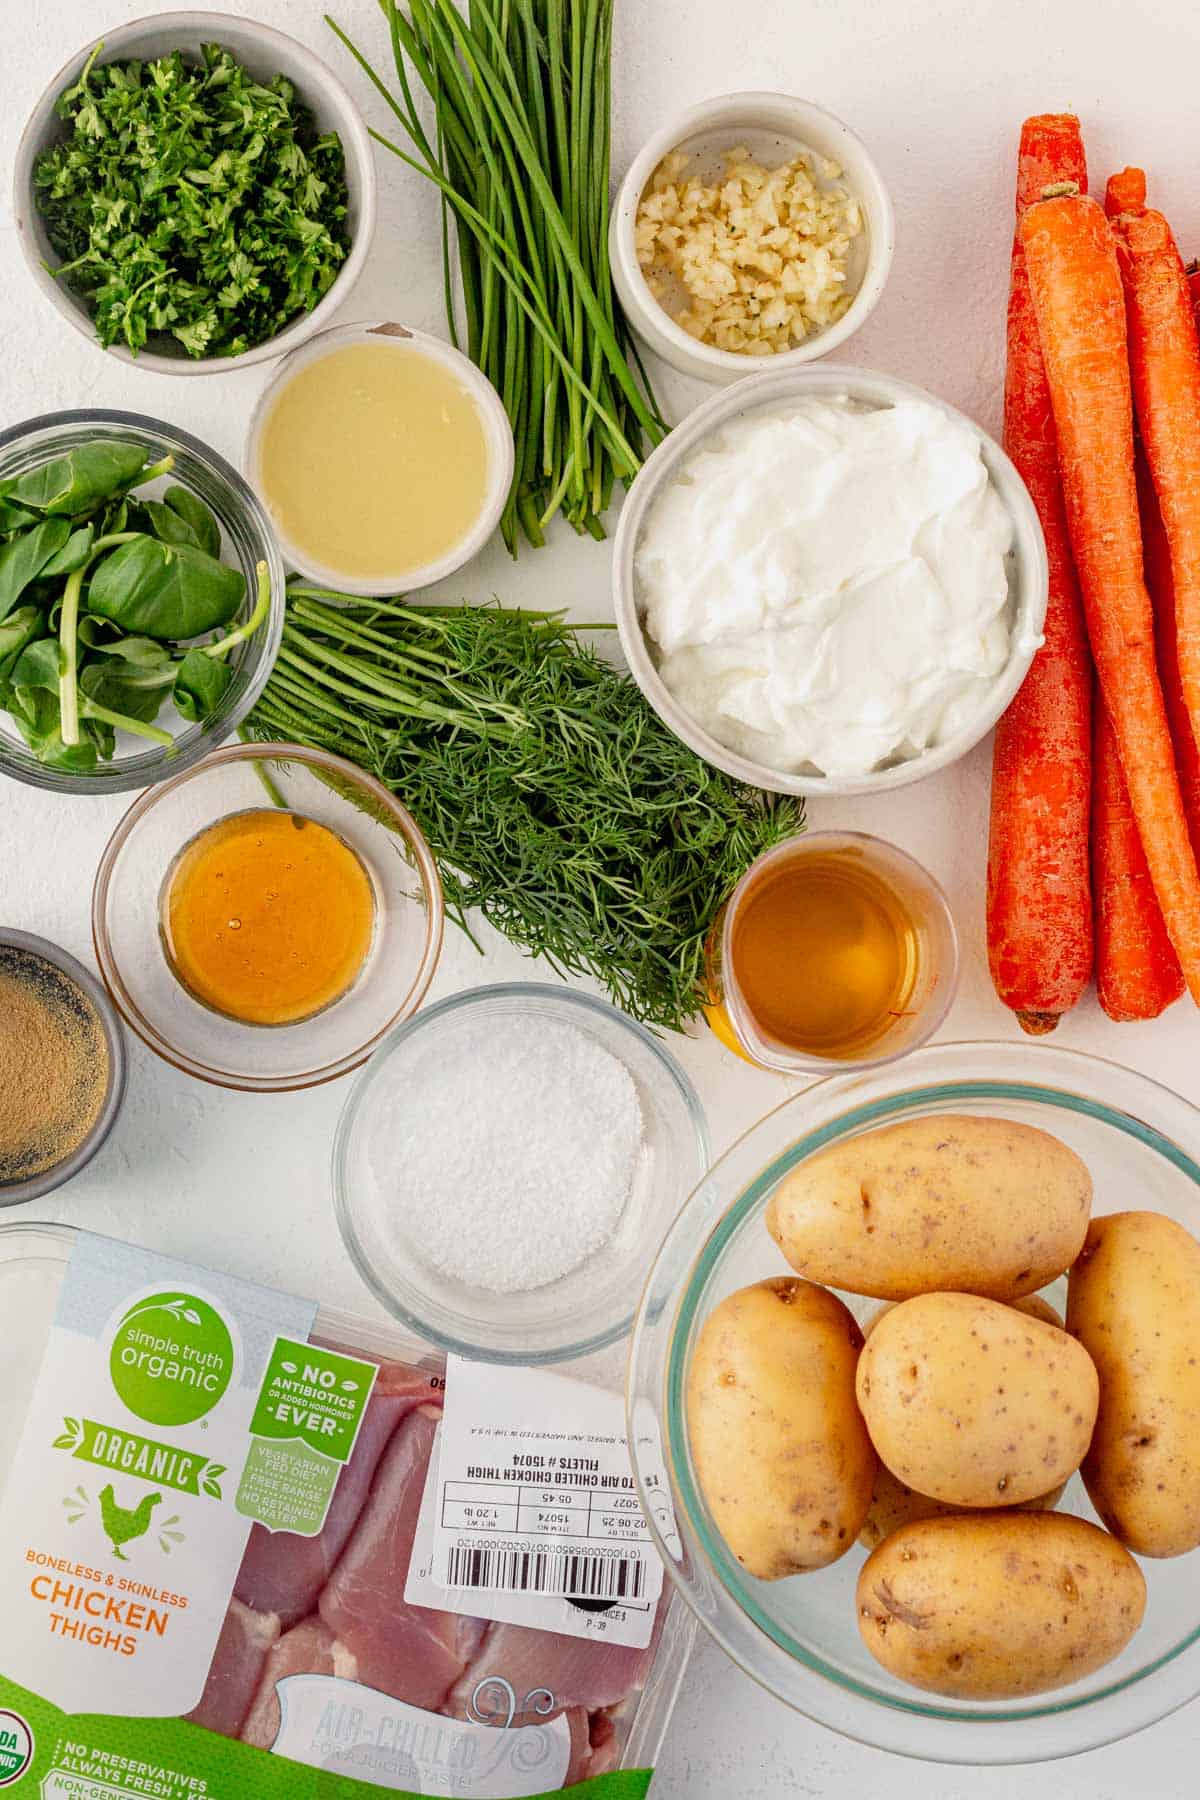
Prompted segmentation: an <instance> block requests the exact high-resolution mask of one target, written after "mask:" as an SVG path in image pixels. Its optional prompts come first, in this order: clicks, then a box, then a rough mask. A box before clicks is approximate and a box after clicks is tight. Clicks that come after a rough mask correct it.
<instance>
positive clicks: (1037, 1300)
mask: <svg viewBox="0 0 1200 1800" xmlns="http://www.w3.org/2000/svg"><path fill="white" fill-rule="evenodd" d="M900 1304H901V1302H900V1301H899V1300H885V1301H884V1303H883V1305H882V1306H880V1307H877V1308H876V1310H875V1311H874V1312H873V1313H872V1314H871V1316H870V1318H869V1319H868V1320H867V1321H866V1323H865V1324H864V1326H863V1328H862V1334H863V1342H864V1343H865V1342H866V1340H867V1338H869V1337H870V1335H871V1333H872V1332H873V1331H874V1329H875V1327H876V1326H877V1325H878V1323H879V1321H880V1319H882V1318H883V1317H884V1315H885V1314H886V1313H890V1312H891V1310H892V1308H893V1307H895V1306H899V1305H900ZM1004 1305H1005V1306H1011V1307H1012V1308H1013V1310H1014V1312H1019V1313H1025V1314H1027V1315H1028V1317H1029V1318H1031V1319H1041V1321H1042V1322H1043V1324H1045V1325H1057V1326H1058V1329H1059V1330H1060V1331H1061V1330H1062V1328H1063V1321H1062V1314H1061V1313H1060V1312H1056V1311H1055V1309H1054V1307H1052V1306H1051V1304H1050V1302H1049V1301H1048V1300H1043V1299H1042V1296H1041V1295H1040V1294H1026V1295H1025V1298H1024V1299H1023V1300H1006V1301H1005V1302H1004Z"/></svg>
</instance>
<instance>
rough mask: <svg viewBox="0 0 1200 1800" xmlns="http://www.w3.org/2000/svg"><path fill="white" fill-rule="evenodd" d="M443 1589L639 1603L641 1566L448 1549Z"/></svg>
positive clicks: (536, 1553) (556, 1553) (542, 1553)
mask: <svg viewBox="0 0 1200 1800" xmlns="http://www.w3.org/2000/svg"><path fill="white" fill-rule="evenodd" d="M446 1585H447V1587H462V1588H490V1589H491V1590H492V1592H493V1593H500V1594H527V1593H528V1594H556V1595H558V1596H559V1597H560V1598H562V1599H568V1598H569V1599H572V1600H640V1599H641V1597H642V1594H643V1592H644V1590H645V1586H646V1565H645V1564H644V1563H643V1562H640V1561H638V1560H637V1559H636V1558H634V1557H629V1556H581V1555H577V1554H572V1553H571V1552H569V1551H566V1550H505V1549H502V1548H501V1547H500V1546H498V1545H497V1546H494V1547H493V1548H491V1549H487V1550H469V1549H467V1548H466V1547H465V1546H463V1545H454V1546H452V1548H451V1550H450V1567H449V1573H448V1576H447V1581H446Z"/></svg>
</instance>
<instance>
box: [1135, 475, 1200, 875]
mask: <svg viewBox="0 0 1200 1800" xmlns="http://www.w3.org/2000/svg"><path fill="white" fill-rule="evenodd" d="M1136 475H1137V494H1138V512H1139V514H1140V516H1141V521H1142V560H1143V563H1144V565H1145V573H1146V587H1147V588H1148V590H1149V593H1150V604H1151V606H1152V607H1153V609H1154V642H1155V646H1156V648H1157V651H1158V677H1159V680H1160V681H1161V682H1162V691H1163V703H1164V705H1165V706H1166V709H1167V723H1168V725H1169V726H1170V728H1171V742H1172V743H1173V744H1174V746H1175V767H1176V769H1177V770H1178V772H1179V788H1180V792H1181V793H1182V795H1183V810H1184V812H1185V814H1186V815H1187V822H1188V830H1189V832H1190V833H1191V838H1192V849H1193V850H1194V851H1195V853H1196V861H1197V863H1200V746H1198V745H1197V743H1196V736H1195V733H1194V732H1193V730H1192V721H1191V715H1190V714H1189V712H1188V709H1187V701H1186V700H1185V699H1184V697H1183V682H1182V680H1181V678H1180V674H1179V642H1178V637H1177V634H1176V628H1175V584H1174V581H1173V580H1172V577H1171V548H1170V545H1169V544H1168V543H1167V534H1166V531H1165V529H1164V527H1163V522H1162V514H1161V513H1160V512H1159V510H1158V497H1157V495H1156V494H1155V492H1154V483H1153V482H1152V481H1151V479H1150V471H1149V469H1148V468H1147V466H1146V458H1145V455H1144V453H1143V452H1142V451H1141V450H1140V449H1139V450H1138V452H1137V458H1136Z"/></svg>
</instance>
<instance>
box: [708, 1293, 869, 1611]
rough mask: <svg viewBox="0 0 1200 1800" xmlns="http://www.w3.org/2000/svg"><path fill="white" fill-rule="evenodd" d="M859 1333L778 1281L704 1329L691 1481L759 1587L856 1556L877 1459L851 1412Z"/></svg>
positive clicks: (741, 1298)
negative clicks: (694, 1479)
mask: <svg viewBox="0 0 1200 1800" xmlns="http://www.w3.org/2000/svg"><path fill="white" fill-rule="evenodd" d="M861 1346H862V1333H861V1332H860V1331H859V1329H858V1326H857V1325H856V1324H855V1322H854V1319H853V1317H852V1316H851V1314H850V1313H849V1311H848V1310H847V1309H846V1307H844V1306H843V1305H842V1303H841V1301H840V1300H838V1299H837V1298H836V1297H835V1296H834V1295H833V1294H828V1293H826V1291H825V1289H824V1288H820V1287H814V1286H813V1285H812V1283H811V1282H808V1281H797V1280H795V1279H794V1278H792V1277H790V1276H785V1275H780V1276H777V1277H775V1278H774V1279H773V1280H770V1281H760V1282H758V1283H757V1284H756V1285H755V1286H754V1287H748V1288H742V1289H740V1290H739V1292H738V1293H736V1294H730V1295H729V1297H728V1299H726V1300H723V1301H722V1302H721V1304H720V1305H719V1306H718V1307H716V1308H715V1309H714V1310H713V1312H712V1313H710V1315H709V1317H708V1318H707V1319H706V1320H705V1322H704V1326H703V1329H702V1330H701V1332H700V1337H699V1340H698V1342H697V1344H696V1350H695V1354H694V1355H693V1357H692V1363H691V1368H690V1370H689V1373H688V1393H687V1407H688V1433H689V1437H690V1439H691V1446H692V1456H693V1459H694V1461H695V1465H696V1474H697V1476H698V1478H699V1481H700V1486H701V1489H702V1491H703V1493H704V1497H705V1499H706V1501H707V1502H708V1506H709V1510H710V1511H711V1513H712V1515H713V1519H714V1520H715V1522H716V1524H717V1526H718V1528H719V1530H720V1531H721V1533H722V1535H723V1536H724V1538H725V1541H726V1543H727V1544H728V1545H729V1548H730V1550H731V1551H732V1552H733V1554H734V1555H735V1556H736V1557H737V1559H738V1561H739V1562H740V1563H742V1564H743V1566H744V1567H745V1568H746V1569H748V1570H749V1572H750V1573H751V1574H752V1575H758V1576H760V1577H761V1578H762V1579H763V1580H764V1581H777V1580H779V1578H780V1577H781V1576H784V1575H797V1574H800V1573H801V1572H802V1571H804V1570H806V1569H822V1568H824V1567H825V1566H826V1564H827V1563H831V1562H835V1561H836V1560H837V1558H838V1557H839V1556H842V1555H843V1554H844V1553H845V1552H846V1551H847V1550H848V1549H849V1548H850V1546H851V1544H853V1542H854V1540H855V1538H856V1537H857V1536H858V1533H859V1530H860V1529H861V1527H862V1522H863V1519H864V1518H865V1517H866V1512H867V1508H868V1506H869V1505H870V1504H871V1489H872V1485H873V1483H874V1480H875V1452H874V1451H873V1450H872V1448H871V1440H870V1438H869V1437H868V1436H867V1428H866V1426H865V1425H864V1424H863V1422H862V1418H861V1417H860V1415H859V1411H858V1408H857V1406H856V1405H855V1403H854V1368H855V1364H856V1363H857V1361H858V1352H859V1350H860V1348H861Z"/></svg>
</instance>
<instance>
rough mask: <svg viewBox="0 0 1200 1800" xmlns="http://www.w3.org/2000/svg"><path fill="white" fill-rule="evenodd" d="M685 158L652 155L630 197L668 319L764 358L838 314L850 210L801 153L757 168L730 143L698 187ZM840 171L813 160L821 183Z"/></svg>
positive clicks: (649, 273)
mask: <svg viewBox="0 0 1200 1800" xmlns="http://www.w3.org/2000/svg"><path fill="white" fill-rule="evenodd" d="M691 160H692V158H691V157H690V156H688V155H687V154H686V153H684V152H682V151H679V150H675V151H672V153H671V154H670V155H669V156H667V157H664V159H663V161H662V162H661V163H660V164H659V165H658V168H657V169H656V170H655V171H654V174H653V176H652V177H651V180H650V185H649V187H648V188H647V189H646V192H645V193H644V194H643V195H642V199H641V203H640V204H639V206H638V214H637V224H636V238H635V241H636V246H637V255H638V261H639V263H640V264H641V266H642V269H643V271H644V273H645V275H646V280H647V284H648V285H649V288H650V291H651V293H652V294H653V295H654V297H655V299H656V300H658V301H659V302H660V304H661V305H662V306H663V307H664V308H665V310H666V311H667V312H668V313H669V314H670V316H671V317H672V318H673V319H674V320H675V322H676V324H678V325H682V327H683V329H684V330H685V331H687V332H690V333H691V335H692V336H693V337H694V338H698V339H699V340H700V342H701V343H702V344H712V345H714V346H715V347H716V348H717V349H719V350H734V351H738V352H741V353H742V354H743V355H746V356H772V355H774V354H775V353H776V352H777V351H780V350H790V349H792V348H794V346H795V345H797V344H799V343H802V342H803V341H804V339H805V338H806V337H808V336H809V335H810V334H811V333H812V332H814V331H820V330H822V329H824V327H825V326H827V325H832V324H833V322H834V320H835V319H839V318H841V316H842V314H843V313H844V312H845V310H846V308H847V307H848V306H849V305H850V301H851V299H852V296H851V295H850V294H848V293H847V292H846V261H847V258H848V256H849V254H850V245H851V242H852V240H853V239H854V238H855V237H857V236H858V234H859V233H860V232H861V230H862V227H863V219H862V208H861V206H860V205H859V202H858V201H857V200H856V199H855V198H854V196H853V195H852V194H850V193H848V192H847V190H846V189H845V188H844V187H840V186H822V185H820V183H819V182H818V180H817V175H816V170H815V167H814V164H813V160H812V159H811V158H810V157H808V156H805V155H800V156H797V157H795V158H794V159H793V161H791V162H790V163H785V164H784V165H783V167H782V168H778V169H764V168H763V167H762V166H761V164H759V163H757V162H755V161H754V159H753V158H752V157H751V155H750V152H749V151H748V150H747V149H746V147H745V146H744V145H742V144H739V145H737V146H736V148H734V149H732V150H727V151H726V152H725V158H724V160H725V164H726V169H725V175H724V177H723V179H721V180H719V181H717V182H715V183H713V184H712V185H709V184H708V183H706V182H704V181H702V180H700V178H699V177H698V176H696V175H685V171H686V169H687V167H688V164H689V163H690V162H691ZM841 172H842V171H841V170H840V169H839V168H838V166H837V164H836V163H832V162H828V161H824V162H823V163H822V165H821V174H822V177H823V178H824V180H825V181H826V182H828V183H833V182H836V181H837V178H838V177H839V176H840V175H841Z"/></svg>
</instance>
